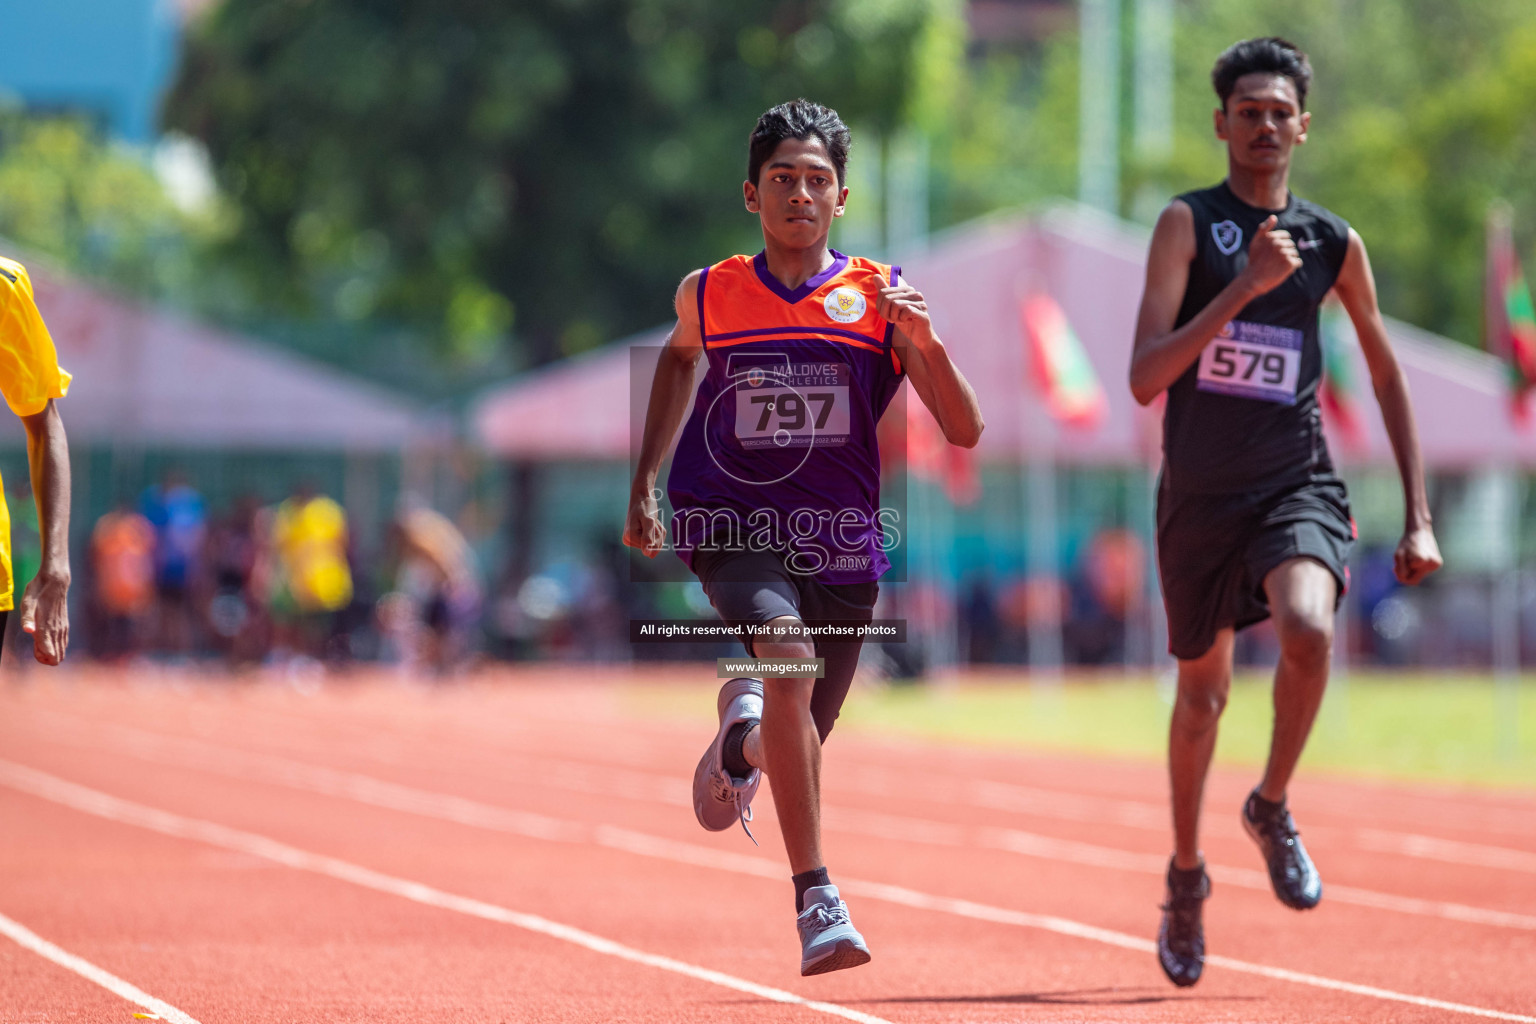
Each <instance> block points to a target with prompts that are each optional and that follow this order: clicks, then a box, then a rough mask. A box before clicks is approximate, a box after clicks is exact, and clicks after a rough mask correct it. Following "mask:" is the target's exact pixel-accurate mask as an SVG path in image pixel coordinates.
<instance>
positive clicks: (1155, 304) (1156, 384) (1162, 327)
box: [1131, 199, 1301, 405]
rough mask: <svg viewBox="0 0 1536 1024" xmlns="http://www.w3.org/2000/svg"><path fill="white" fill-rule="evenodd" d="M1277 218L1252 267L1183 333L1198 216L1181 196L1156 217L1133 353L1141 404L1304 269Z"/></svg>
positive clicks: (1259, 241)
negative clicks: (1264, 297)
mask: <svg viewBox="0 0 1536 1024" xmlns="http://www.w3.org/2000/svg"><path fill="white" fill-rule="evenodd" d="M1277 219H1278V218H1276V217H1274V216H1273V215H1271V216H1270V217H1269V219H1267V220H1266V221H1265V222H1264V223H1263V224H1261V225H1259V230H1258V231H1256V232H1254V235H1253V241H1252V242H1250V243H1249V245H1248V266H1247V268H1246V269H1244V270H1243V272H1242V273H1241V274H1239V275H1237V277H1235V278H1233V279H1232V282H1231V283H1230V284H1228V285H1227V286H1226V287H1225V288H1223V289H1222V290H1221V292H1220V293H1219V294H1217V296H1216V297H1215V298H1214V299H1212V300H1211V301H1210V304H1209V305H1207V306H1206V307H1205V308H1204V309H1202V310H1201V311H1200V312H1199V313H1197V314H1195V316H1194V319H1192V320H1190V321H1189V322H1188V323H1187V324H1185V325H1184V326H1183V327H1180V328H1179V329H1178V330H1174V329H1173V325H1174V322H1175V321H1176V320H1178V318H1179V307H1180V306H1181V305H1182V304H1183V302H1184V289H1185V287H1186V286H1187V285H1188V284H1189V264H1190V261H1191V260H1193V259H1194V258H1195V215H1194V212H1193V211H1191V210H1190V208H1189V205H1188V204H1187V203H1185V202H1183V201H1182V200H1178V199H1175V200H1174V201H1173V202H1171V203H1169V204H1168V206H1167V208H1166V209H1164V210H1163V212H1162V215H1161V216H1160V217H1158V218H1157V227H1156V228H1154V229H1153V231H1152V247H1151V250H1150V252H1148V254H1147V285H1146V290H1145V291H1144V292H1142V296H1141V312H1140V313H1139V314H1138V315H1137V317H1136V345H1135V347H1134V348H1133V349H1132V350H1131V394H1132V395H1134V396H1136V401H1138V402H1140V403H1141V404H1142V405H1146V404H1147V403H1148V402H1151V401H1152V399H1154V398H1156V397H1157V396H1158V395H1160V394H1162V393H1163V392H1164V391H1166V390H1167V389H1168V388H1169V387H1170V386H1171V385H1172V384H1173V382H1174V381H1176V380H1178V379H1179V377H1180V376H1182V375H1183V373H1184V371H1185V370H1187V369H1189V367H1190V364H1192V363H1193V362H1194V361H1195V360H1196V359H1199V358H1200V352H1201V351H1202V350H1203V349H1204V348H1205V346H1206V345H1207V344H1209V343H1210V340H1211V339H1212V338H1214V337H1216V335H1217V333H1218V332H1219V331H1220V330H1221V328H1222V326H1223V325H1224V324H1226V322H1227V321H1228V320H1231V319H1232V318H1233V317H1235V316H1237V314H1238V313H1239V312H1241V311H1242V308H1243V307H1244V306H1246V305H1248V303H1250V302H1252V301H1253V300H1254V299H1256V298H1258V297H1259V296H1260V295H1263V294H1264V293H1265V292H1268V291H1272V290H1273V289H1275V288H1277V287H1279V286H1280V284H1281V283H1282V282H1283V281H1284V280H1285V279H1286V278H1288V277H1290V276H1291V274H1292V273H1293V272H1295V270H1296V269H1297V268H1298V267H1300V266H1301V256H1300V254H1298V253H1297V252H1296V243H1295V242H1294V241H1292V239H1291V233H1290V232H1289V231H1276V230H1275V223H1276V221H1277Z"/></svg>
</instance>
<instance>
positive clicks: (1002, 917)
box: [0, 760, 1536, 1024]
mask: <svg viewBox="0 0 1536 1024" xmlns="http://www.w3.org/2000/svg"><path fill="white" fill-rule="evenodd" d="M326 774H330V775H336V776H344V777H345V776H349V775H350V773H331V772H326ZM351 778H352V779H353V780H355V781H354V783H353V785H347V784H346V779H345V778H343V779H341V780H338V781H342V782H343V783H344V784H343V786H342V787H341V789H342V790H343V791H344V790H346V789H349V788H353V786H354V785H355V792H357V793H358V794H367V796H368V797H371V798H369V799H365V798H364V797H363V796H361V795H360V796H359V797H358V799H360V800H364V802H368V803H374V804H377V805H378V806H385V807H389V806H392V805H395V801H396V799H397V798H399V797H402V796H403V797H405V798H406V799H404V800H401V801H399V803H398V805H397V806H396V809H399V810H410V811H411V813H417V814H422V813H430V812H424V811H423V810H419V809H418V808H425V807H428V806H430V803H431V799H432V798H433V794H430V793H426V792H423V791H420V790H412V789H411V788H410V787H406V786H399V785H396V784H394V783H385V782H381V781H379V780H376V779H368V778H367V776H351ZM0 784H4V785H9V786H12V787H13V788H16V789H20V790H22V791H24V792H29V793H32V794H33V795H35V796H41V797H43V798H44V799H49V800H54V801H55V802H58V803H62V804H65V805H66V806H70V807H74V808H75V809H77V810H83V811H86V812H87V813H90V814H96V815H99V816H101V817H106V818H111V819H113V820H116V821H123V822H126V823H130V824H135V825H141V826H143V827H145V828H152V829H155V830H157V831H161V832H165V833H166V834H168V835H175V836H182V837H185V838H195V839H201V840H203V841H205V842H209V843H213V844H215V845H220V846H225V847H226V848H230V849H236V850H240V851H241V852H246V853H252V854H254V855H256V856H261V857H267V858H269V859H272V860H276V861H278V862H279V863H284V864H290V866H293V867H297V868H300V869H302V870H308V871H316V872H319V873H321V874H330V875H333V876H334V877H337V878H344V879H345V880H347V881H352V882H356V883H357V884H359V885H367V886H369V887H370V888H376V889H380V890H381V891H384V892H392V893H395V894H396V895H401V896H404V897H406V898H407V899H416V900H418V901H419V902H423V903H431V905H434V906H438V905H442V906H447V904H440V903H436V902H433V901H432V900H429V899H427V898H424V896H423V895H422V894H423V893H431V894H436V895H437V896H438V897H441V898H443V899H446V900H449V901H461V903H462V905H460V904H459V903H455V904H454V905H453V906H451V907H448V909H457V910H461V911H462V912H464V913H471V912H474V911H472V910H471V909H466V908H471V907H491V906H492V905H491V904H482V903H480V902H479V901H477V900H469V899H467V898H465V897H460V896H452V895H450V894H448V893H439V892H438V891H437V890H432V889H429V888H428V887H427V886H424V885H421V884H420V883H416V882H406V881H404V880H402V879H395V878H392V877H391V876H388V875H382V874H379V873H378V872H374V871H371V870H369V869H367V868H359V867H356V866H355V865H351V864H348V863H347V862H345V861H339V860H335V859H334V858H330V857H324V856H322V855H319V854H311V853H306V852H305V851H302V850H297V849H295V848H294V847H290V846H286V845H285V844H282V843H279V842H277V841H276V840H273V839H268V838H266V837H264V836H258V835H255V834H253V833H249V832H241V831H238V830H236V829H231V828H227V827H225V826H223V825H216V824H213V823H212V822H204V821H199V820H197V819H192V818H183V817H181V816H180V815H176V814H172V813H171V812H169V811H161V810H157V809H155V808H151V807H146V806H144V805H142V804H136V803H132V802H131V801H127V800H123V799H120V798H118V797H114V796H109V795H108V794H105V793H101V792H99V791H97V790H93V789H88V788H87V787H84V786H81V785H78V784H76V783H73V782H68V781H66V780H64V779H60V778H58V777H57V776H53V775H48V774H46V773H44V772H40V771H37V770H36V769H33V768H28V767H26V766H25V765H21V764H17V763H15V762H12V761H6V760H0ZM337 795H343V794H342V793H341V792H338V794H337ZM470 807H474V808H476V810H475V811H474V813H473V814H472V815H471V817H473V818H475V819H477V821H478V822H479V823H480V824H478V827H482V828H488V829H493V830H496V831H503V832H510V833H513V834H516V835H525V836H528V837H529V838H536V839H546V840H554V841H562V842H564V841H568V842H581V841H583V840H582V838H581V836H580V834H581V832H582V831H583V830H586V831H587V835H588V837H589V838H588V839H587V840H586V841H590V842H592V843H594V844H595V845H598V846H603V847H608V848H610V849H614V850H621V851H624V852H628V853H634V854H640V855H642V856H646V857H652V858H656V859H659V860H667V861H672V862H675V863H681V864H691V865H696V866H699V867H709V868H715V869H718V870H722V871H731V872H735V873H737V874H746V875H753V876H756V877H759V878H771V879H774V880H776V881H777V880H781V879H782V878H783V866H782V865H781V864H779V863H778V862H776V861H772V860H769V859H768V858H766V857H757V856H752V855H746V854H735V853H729V852H726V851H722V850H716V849H713V848H711V847H707V846H698V845H696V844H693V843H682V842H677V841H676V840H671V839H665V838H662V837H660V836H652V835H647V834H645V833H643V832H634V831H631V830H629V829H624V828H618V827H615V826H611V825H599V826H596V827H590V826H585V825H583V824H582V823H580V822H574V821H561V820H559V819H555V818H550V817H547V816H544V815H530V814H525V813H524V812H512V813H508V812H504V811H503V810H502V809H501V808H496V807H489V806H487V805H483V804H479V805H477V804H476V802H475V801H469V800H462V799H460V798H452V800H451V801H447V802H446V804H445V810H444V813H443V814H442V815H433V816H440V817H444V818H445V819H447V820H450V821H460V820H461V817H462V816H463V811H464V810H465V809H466V808H470ZM493 822H497V823H498V824H493ZM462 823H465V824H469V823H470V822H468V821H464V822H462ZM525 826H530V827H529V830H528V831H522V828H523V827H525ZM386 883H387V884H386ZM838 888H839V889H841V890H842V891H844V892H850V893H855V894H859V895H864V896H868V897H870V898H872V899H878V900H881V901H883V902H887V903H895V904H899V905H901V906H907V907H913V908H916V909H922V910H932V911H938V912H941V913H948V914H954V915H957V916H960V917H967V918H973V919H975V920H979V921H991V922H994V923H997V924H1008V925H1015V926H1018V927H1023V928H1034V929H1038V930H1041V931H1047V932H1052V933H1055V934H1058V935H1067V936H1071V937H1073V938H1079V939H1087V940H1089V941H1093V942H1100V943H1104V944H1106V945H1110V946H1118V947H1120V948H1122V949H1129V950H1135V951H1137V952H1142V953H1151V952H1153V951H1154V948H1155V947H1154V945H1153V943H1152V942H1151V941H1150V940H1148V939H1143V938H1141V937H1139V936H1135V935H1127V934H1125V933H1124V932H1117V931H1113V930H1111V929H1108V928H1099V927H1097V926H1095V925H1090V924H1084V923H1082V922H1080V921H1073V920H1071V919H1069V918H1063V917H1055V916H1052V915H1048V914H1032V913H1029V912H1026V911H1020V910H1010V909H1007V908H1004V907H994V906H989V905H987V904H984V903H976V902H973V901H971V900H962V899H954V898H951V897H945V896H933V895H930V894H928V893H923V892H919V891H917V890H915V889H908V888H905V887H903V886H897V885H888V884H886V883H884V882H870V881H861V880H858V879H848V878H846V877H844V876H839V878H838ZM493 909H494V910H495V911H496V913H498V914H502V915H512V914H515V912H514V911H508V910H504V909H502V908H499V907H496V908H493ZM477 916H485V915H483V914H477ZM516 916H517V917H518V918H519V919H522V918H527V920H529V921H537V922H542V921H543V919H542V918H534V917H531V916H530V915H516ZM490 919H491V920H502V919H503V918H501V917H494V918H490ZM507 923H513V924H518V923H519V921H511V920H509V921H508V922H507ZM545 923H546V924H549V925H550V926H551V927H555V928H562V929H563V928H566V926H564V925H554V924H553V923H552V922H545ZM520 926H522V927H530V928H531V926H528V925H520ZM531 930H535V931H538V930H541V929H540V928H531ZM569 930H570V931H571V932H573V933H575V931H576V930H575V929H569ZM548 934H555V933H554V932H548ZM579 934H581V935H586V934H587V933H584V932H583V933H579ZM557 937H561V938H564V937H565V936H564V935H559V936H557ZM592 938H594V939H596V938H597V937H596V936H592ZM572 941H574V940H572ZM598 941H601V942H605V943H606V942H608V941H609V940H606V939H600V940H598ZM620 948H627V947H620ZM631 952H634V953H635V955H636V956H650V954H644V953H639V952H638V951H631ZM655 959H656V960H658V961H663V960H666V958H655ZM1207 960H1208V962H1210V963H1213V964H1219V965H1221V966H1222V967H1225V968H1227V969H1228V970H1233V971H1238V972H1242V973H1247V974H1256V975H1260V976H1262V977H1266V978H1274V979H1277V980H1281V981H1289V982H1293V983H1296V984H1300V985H1309V986H1312V987H1315V988H1323V989H1331V990H1334V991H1339V992H1351V993H1354V994H1356V995H1363V996H1368V997H1371V998H1375V999H1382V1000H1387V1001H1391V1002H1400V1003H1408V1004H1410V1005H1413V1006H1422V1007H1427V1008H1430V1009H1438V1010H1446V1011H1448V1012H1452V1013H1460V1014H1465V1015H1470V1016H1474V1017H1487V1018H1490V1019H1494V1020H1508V1021H1517V1022H1520V1024H1536V1017H1528V1016H1523V1015H1521V1014H1516V1013H1506V1012H1504V1011H1502V1010H1490V1009H1486V1008H1484V1007H1480V1006H1471V1005H1468V1004H1465V1003H1454V1002H1448V1001H1446V1000H1442V999H1433V998H1429V997H1426V996H1416V995H1412V994H1409V993H1405V992H1396V991H1393V990H1392V989H1386V988H1378V987H1376V986H1372V985H1360V984H1356V983H1354V982H1349V981H1340V980H1338V979H1335V978H1328V977H1325V976H1322V975H1316V974H1309V973H1306V972H1304V971H1292V970H1288V969H1286V968H1283V967H1271V966H1269V965H1267V964H1256V963H1249V962H1248V961H1245V960H1236V959H1233V958H1231V957H1220V956H1211V957H1207ZM641 962H647V963H649V962H650V961H649V960H647V961H641ZM666 962H667V963H670V964H677V963H678V962H677V961H670V960H666ZM655 966H662V964H661V963H657V964H655ZM680 966H681V967H685V968H689V969H690V970H696V971H704V970H705V969H704V968H693V967H691V965H687V964H681V965H680ZM668 969H675V968H668ZM680 973H687V972H686V971H680ZM709 973H710V974H713V973H714V972H709ZM696 976H700V977H702V975H696ZM721 977H729V976H726V975H722V976H721ZM705 980H715V979H714V978H706V979H705ZM739 980H740V979H733V981H739ZM717 983H718V984H725V982H723V981H721V982H717ZM741 984H743V985H751V984H753V983H752V982H741ZM742 991H748V990H747V989H742ZM754 991H755V990H754ZM765 991H777V990H773V989H767V990H765ZM782 995H784V996H788V997H789V1000H790V1001H795V1002H802V1001H801V1000H800V997H798V996H794V995H792V994H791V993H782ZM765 998H767V997H765ZM780 1001H785V1000H780ZM802 1004H803V1005H805V1006H808V1007H810V1008H812V1009H817V1010H821V1011H822V1012H824V1013H830V1014H833V1015H836V1016H848V1017H849V1019H851V1020H863V1021H875V1020H878V1018H873V1017H869V1016H867V1015H859V1016H849V1015H850V1014H856V1013H857V1012H858V1011H855V1010H849V1009H847V1008H846V1007H840V1006H836V1004H830V1003H827V1004H822V1003H812V1002H803V1003H802Z"/></svg>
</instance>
